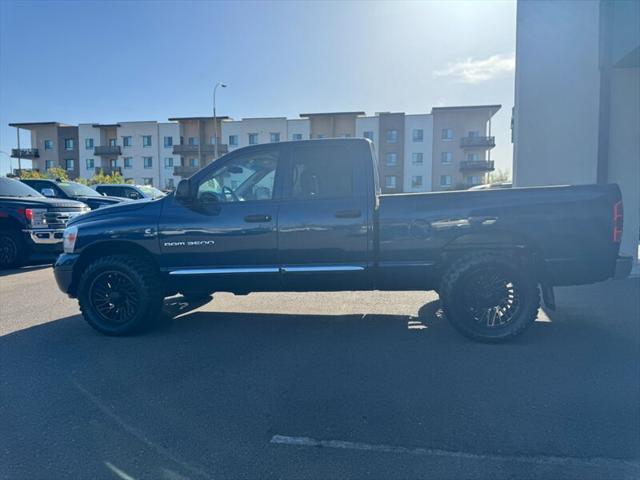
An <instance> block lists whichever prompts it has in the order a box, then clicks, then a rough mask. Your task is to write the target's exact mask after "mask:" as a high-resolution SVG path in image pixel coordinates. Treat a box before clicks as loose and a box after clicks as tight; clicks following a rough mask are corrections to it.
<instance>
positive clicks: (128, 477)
mask: <svg viewBox="0 0 640 480" xmlns="http://www.w3.org/2000/svg"><path fill="white" fill-rule="evenodd" d="M104 464H105V465H106V466H107V467H108V468H109V470H111V471H112V472H113V473H115V474H116V476H117V477H119V478H121V479H122V480H136V479H135V478H133V477H132V476H131V475H127V474H126V473H125V472H123V471H122V470H120V469H119V468H118V467H116V466H115V465H114V464H113V463H111V462H104Z"/></svg>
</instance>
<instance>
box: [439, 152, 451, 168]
mask: <svg viewBox="0 0 640 480" xmlns="http://www.w3.org/2000/svg"><path fill="white" fill-rule="evenodd" d="M451 162H453V153H451V152H442V153H441V154H440V163H442V164H444V165H449V164H451Z"/></svg>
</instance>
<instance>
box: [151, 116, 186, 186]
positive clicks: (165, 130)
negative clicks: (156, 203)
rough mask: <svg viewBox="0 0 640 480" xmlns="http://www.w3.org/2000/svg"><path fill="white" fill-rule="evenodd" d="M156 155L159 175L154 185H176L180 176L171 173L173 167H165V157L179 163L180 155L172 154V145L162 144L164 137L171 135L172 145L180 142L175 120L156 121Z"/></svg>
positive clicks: (178, 129) (175, 163)
mask: <svg viewBox="0 0 640 480" xmlns="http://www.w3.org/2000/svg"><path fill="white" fill-rule="evenodd" d="M158 133H159V135H158V146H159V148H158V150H159V153H158V156H159V157H160V158H159V162H158V165H159V167H160V168H159V176H160V178H159V179H158V183H157V184H156V183H155V182H154V185H155V186H156V187H158V188H174V187H176V186H177V185H178V182H179V181H180V177H176V176H175V175H174V174H173V167H165V162H164V161H165V159H166V158H171V159H173V165H174V166H177V165H179V164H180V156H179V155H174V154H173V147H166V148H165V146H164V137H172V138H173V145H178V144H179V143H180V128H179V126H178V124H177V123H176V122H167V123H158Z"/></svg>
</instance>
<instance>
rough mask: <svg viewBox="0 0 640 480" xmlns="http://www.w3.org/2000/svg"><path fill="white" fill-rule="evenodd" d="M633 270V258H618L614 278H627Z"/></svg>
mask: <svg viewBox="0 0 640 480" xmlns="http://www.w3.org/2000/svg"><path fill="white" fill-rule="evenodd" d="M632 268H633V257H626V256H622V257H618V258H617V259H616V273H615V275H614V278H627V277H628V276H629V275H630V274H631V269H632Z"/></svg>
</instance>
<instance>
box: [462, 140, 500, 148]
mask: <svg viewBox="0 0 640 480" xmlns="http://www.w3.org/2000/svg"><path fill="white" fill-rule="evenodd" d="M460 146H461V147H462V148H472V147H474V148H475V147H486V148H493V147H495V146H496V137H462V138H461V139H460Z"/></svg>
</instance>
